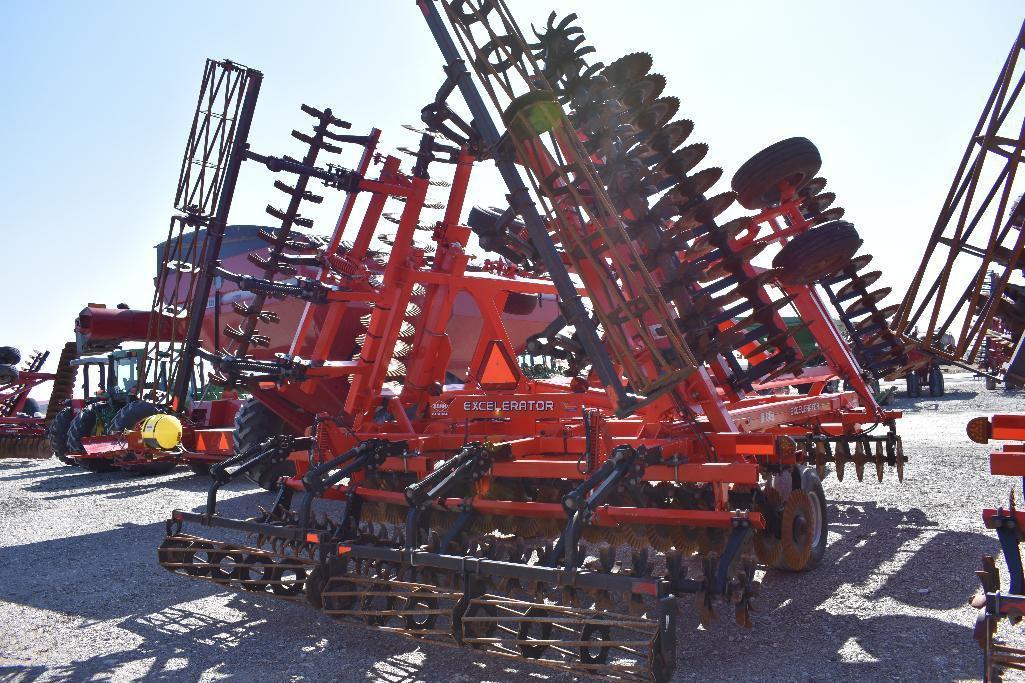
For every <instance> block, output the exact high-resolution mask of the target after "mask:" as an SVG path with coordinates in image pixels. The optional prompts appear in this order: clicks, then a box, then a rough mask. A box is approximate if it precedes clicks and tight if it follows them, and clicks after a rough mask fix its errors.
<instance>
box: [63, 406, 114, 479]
mask: <svg viewBox="0 0 1025 683" xmlns="http://www.w3.org/2000/svg"><path fill="white" fill-rule="evenodd" d="M95 430H96V409H95V406H92V405H88V406H86V407H85V408H82V410H81V412H79V413H78V415H76V416H75V419H73V420H72V421H71V425H70V426H69V427H68V440H67V449H68V450H67V452H68V453H75V454H82V453H84V452H85V449H84V448H83V447H82V437H84V436H92V435H93V433H94V432H95ZM78 464H79V465H81V467H82V468H83V469H86V470H89V471H90V472H96V473H101V472H112V471H114V470H116V469H117V468H116V467H114V465H113V463H111V462H109V461H107V460H98V459H95V458H83V459H82V460H80V461H79V462H78Z"/></svg>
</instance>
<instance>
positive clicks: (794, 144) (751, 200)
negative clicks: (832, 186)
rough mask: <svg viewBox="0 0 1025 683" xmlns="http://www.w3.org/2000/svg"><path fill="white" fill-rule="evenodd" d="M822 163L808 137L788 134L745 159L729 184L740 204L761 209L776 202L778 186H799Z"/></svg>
mask: <svg viewBox="0 0 1025 683" xmlns="http://www.w3.org/2000/svg"><path fill="white" fill-rule="evenodd" d="M821 166H822V157H820V156H819V150H818V148H817V147H815V145H814V144H813V143H812V141H811V140H809V139H808V138H788V139H786V140H780V141H779V142H777V143H776V144H774V145H770V146H769V147H766V148H765V149H763V150H762V151H761V152H758V154H755V155H754V156H753V157H751V158H750V159H748V160H747V161H746V162H745V163H744V165H743V166H741V167H740V168H739V169H737V172H736V173H735V174H734V175H733V182H732V183H731V185H732V187H733V191H734V192H736V193H737V201H738V202H740V205H741V206H743V207H744V208H745V209H750V210H752V211H760V210H762V209H764V208H766V207H769V206H772V205H773V204H778V203H779V201H780V198H781V193H780V188H781V187H783V186H789V187H790V188H791V189H793V190H794V191H795V192H796V191H798V190H800V189H801V188H802V187H804V186H805V185H806V184H807V183H808V181H810V180H811V179H812V178H814V177H815V174H816V173H818V171H819V168H820V167H821Z"/></svg>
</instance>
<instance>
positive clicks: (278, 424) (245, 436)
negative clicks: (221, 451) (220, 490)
mask: <svg viewBox="0 0 1025 683" xmlns="http://www.w3.org/2000/svg"><path fill="white" fill-rule="evenodd" d="M291 433H292V430H291V429H289V428H288V425H286V424H285V422H284V420H282V419H281V418H280V417H278V416H277V415H275V414H274V413H273V412H271V410H270V408H268V407H267V406H265V405H263V404H262V403H260V402H259V401H257V400H256V399H255V398H250V399H247V400H246V402H245V403H243V404H242V407H240V408H239V409H238V412H237V413H235V430H234V431H233V432H232V433H231V440H232V444H233V445H234V447H235V453H241V452H243V451H245V450H246V449H248V448H251V447H253V446H255V445H257V444H260V443H263V442H264V441H266V440H267V439H269V438H271V437H274V436H278V435H280V434H291ZM291 476H295V465H294V464H293V463H292V461H290V460H285V461H283V462H280V463H276V464H274V465H270V466H263V467H256V468H254V469H252V470H250V471H249V472H247V473H246V477H247V478H249V479H250V480H251V481H252V482H253V483H255V484H257V485H258V486H260V487H262V488H265V489H267V490H268V491H273V490H274V488H275V486H276V484H277V482H278V479H280V478H281V477H291Z"/></svg>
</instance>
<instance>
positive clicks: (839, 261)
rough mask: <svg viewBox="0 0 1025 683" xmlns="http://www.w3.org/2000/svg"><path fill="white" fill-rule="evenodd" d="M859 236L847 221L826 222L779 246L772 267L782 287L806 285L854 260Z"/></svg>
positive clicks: (858, 244) (858, 245) (859, 242)
mask: <svg viewBox="0 0 1025 683" xmlns="http://www.w3.org/2000/svg"><path fill="white" fill-rule="evenodd" d="M860 247H861V237H859V236H858V231H857V230H856V229H855V228H854V226H853V225H852V224H850V223H848V222H847V221H829V222H828V223H823V224H822V225H817V226H815V227H813V228H809V229H808V230H806V231H804V232H802V233H801V234H800V235H797V236H796V237H794V238H793V239H792V240H790V241H789V242H787V243H786V244H785V245H783V248H782V249H780V250H779V253H778V254H776V257H775V258H774V259H772V267H773V268H780V269H781V270H782V271H783V273H782V274H781V275H780V281H781V282H782V283H783V284H785V285H807V284H811V283H813V282H816V281H818V280H821V279H822V278H824V277H827V276H829V275H832V274H833V273H836V272H838V271H839V270H841V269H842V268H843V267H844V266H846V265H847V264H848V263H850V261H851V259H852V258H854V254H855V253H856V252H857V251H858V249H859V248H860Z"/></svg>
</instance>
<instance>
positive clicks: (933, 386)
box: [929, 366, 944, 396]
mask: <svg viewBox="0 0 1025 683" xmlns="http://www.w3.org/2000/svg"><path fill="white" fill-rule="evenodd" d="M943 394H944V389H943V371H942V370H940V368H939V367H938V366H933V367H932V368H930V369H929V395H930V396H942V395H943Z"/></svg>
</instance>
